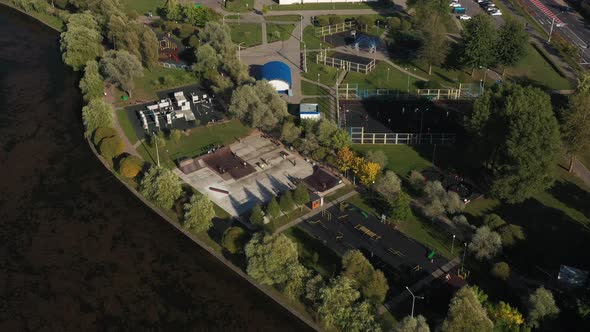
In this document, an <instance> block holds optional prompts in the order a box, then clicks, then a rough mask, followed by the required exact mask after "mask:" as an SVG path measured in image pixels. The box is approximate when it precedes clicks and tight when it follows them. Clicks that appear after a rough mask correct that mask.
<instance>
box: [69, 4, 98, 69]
mask: <svg viewBox="0 0 590 332" xmlns="http://www.w3.org/2000/svg"><path fill="white" fill-rule="evenodd" d="M101 43H102V36H101V34H100V31H99V27H98V23H97V22H96V20H95V19H94V17H93V16H92V15H91V14H90V13H79V14H72V15H70V18H69V19H68V25H67V29H66V31H65V32H62V33H61V46H60V49H61V51H62V59H63V61H64V63H65V64H67V65H68V66H70V67H72V68H73V69H74V70H76V71H77V70H80V69H82V67H83V66H84V65H85V64H86V63H87V62H88V61H92V60H96V58H98V57H99V56H100V55H101V54H102V51H103V49H102V44H101Z"/></svg>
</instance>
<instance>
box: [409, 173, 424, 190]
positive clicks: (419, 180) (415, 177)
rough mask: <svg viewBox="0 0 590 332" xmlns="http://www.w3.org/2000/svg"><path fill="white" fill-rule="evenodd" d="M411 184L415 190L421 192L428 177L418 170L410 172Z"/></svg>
mask: <svg viewBox="0 0 590 332" xmlns="http://www.w3.org/2000/svg"><path fill="white" fill-rule="evenodd" d="M409 181H410V185H411V186H412V188H414V190H416V191H419V192H421V191H422V190H424V187H425V186H426V178H425V177H424V175H422V173H420V172H418V171H411V172H410V180H409Z"/></svg>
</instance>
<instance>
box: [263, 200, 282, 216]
mask: <svg viewBox="0 0 590 332" xmlns="http://www.w3.org/2000/svg"><path fill="white" fill-rule="evenodd" d="M280 213H281V208H280V207H279V203H277V199H276V197H274V196H273V197H272V198H271V199H270V202H268V205H267V206H266V214H267V215H268V216H269V217H270V218H271V219H274V218H276V217H278V216H279V214H280Z"/></svg>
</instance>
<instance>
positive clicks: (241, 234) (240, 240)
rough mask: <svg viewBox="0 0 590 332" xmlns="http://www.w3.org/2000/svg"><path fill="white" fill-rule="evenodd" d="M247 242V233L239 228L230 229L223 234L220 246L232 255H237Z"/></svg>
mask: <svg viewBox="0 0 590 332" xmlns="http://www.w3.org/2000/svg"><path fill="white" fill-rule="evenodd" d="M247 242H248V233H246V231H244V229H243V228H241V227H230V228H228V229H226V230H225V232H223V237H222V239H221V245H223V247H224V248H225V249H227V251H229V252H230V253H232V254H237V253H239V252H242V251H243V250H244V246H245V245H246V243H247Z"/></svg>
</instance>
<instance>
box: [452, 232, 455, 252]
mask: <svg viewBox="0 0 590 332" xmlns="http://www.w3.org/2000/svg"><path fill="white" fill-rule="evenodd" d="M454 246H455V234H453V242H451V255H452V254H453V247H454Z"/></svg>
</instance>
